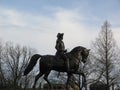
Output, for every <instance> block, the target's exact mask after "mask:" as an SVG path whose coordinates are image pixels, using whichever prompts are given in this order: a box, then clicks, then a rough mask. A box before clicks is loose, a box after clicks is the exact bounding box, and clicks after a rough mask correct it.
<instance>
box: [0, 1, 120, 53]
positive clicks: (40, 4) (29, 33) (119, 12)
mask: <svg viewBox="0 0 120 90" xmlns="http://www.w3.org/2000/svg"><path fill="white" fill-rule="evenodd" d="M0 12H1V13H0V38H2V39H3V40H5V41H12V42H15V43H20V44H21V45H26V46H30V47H33V48H36V49H38V51H39V52H41V53H43V54H45V53H48V52H49V53H54V52H55V49H54V46H55V40H56V34H57V33H58V32H63V33H65V36H64V42H65V45H66V48H68V49H72V48H73V47H74V46H77V45H82V46H85V47H90V43H91V41H92V40H94V39H95V37H96V36H97V35H98V33H99V31H100V30H101V26H102V24H103V23H104V21H105V20H108V21H109V22H110V24H111V28H112V30H113V33H114V37H115V39H116V41H117V43H118V45H120V41H119V38H120V36H119V33H120V20H119V18H120V0H0ZM46 49H47V50H46Z"/></svg>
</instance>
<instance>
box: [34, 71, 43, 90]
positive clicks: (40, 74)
mask: <svg viewBox="0 0 120 90" xmlns="http://www.w3.org/2000/svg"><path fill="white" fill-rule="evenodd" d="M42 75H43V73H39V74H38V75H37V76H35V81H34V84H33V88H35V86H36V82H37V80H38V79H39V78H40V77H41V76H42Z"/></svg>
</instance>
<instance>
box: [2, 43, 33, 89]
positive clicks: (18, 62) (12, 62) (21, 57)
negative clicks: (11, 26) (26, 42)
mask: <svg viewBox="0 0 120 90" xmlns="http://www.w3.org/2000/svg"><path fill="white" fill-rule="evenodd" d="M33 53H35V49H32V48H27V47H25V46H23V47H21V46H20V45H13V43H11V42H7V43H6V45H5V47H4V57H3V59H4V62H5V65H4V71H5V72H6V77H7V79H8V80H9V81H10V82H11V85H12V86H13V87H14V89H15V88H16V87H18V86H22V80H21V78H22V74H23V71H24V69H25V67H26V66H27V64H28V61H29V59H30V57H31V55H33ZM27 78H28V77H26V79H27Z"/></svg>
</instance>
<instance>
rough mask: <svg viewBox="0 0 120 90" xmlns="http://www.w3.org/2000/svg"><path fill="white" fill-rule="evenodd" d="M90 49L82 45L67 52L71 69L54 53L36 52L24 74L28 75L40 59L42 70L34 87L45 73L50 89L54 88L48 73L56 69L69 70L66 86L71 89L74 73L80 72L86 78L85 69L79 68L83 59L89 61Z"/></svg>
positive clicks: (60, 70) (59, 70)
mask: <svg viewBox="0 0 120 90" xmlns="http://www.w3.org/2000/svg"><path fill="white" fill-rule="evenodd" d="M89 51H90V49H86V48H85V47H82V46H77V47H75V48H73V49H72V50H71V51H70V52H68V53H66V55H67V57H68V58H69V66H70V67H69V69H70V70H69V71H68V69H67V68H66V65H65V61H64V60H63V59H62V58H60V57H57V56H54V55H40V54H35V55H33V56H32V57H31V59H30V62H29V64H28V66H27V67H26V69H25V71H24V75H27V74H28V73H29V72H30V71H31V70H32V69H33V67H34V66H35V65H36V63H37V61H38V60H39V69H40V72H39V74H38V75H36V77H35V81H34V84H33V88H35V86H36V82H37V80H38V79H39V78H40V77H41V76H43V75H44V80H45V81H47V83H48V85H49V87H50V90H51V89H52V87H51V84H50V82H49V80H48V75H49V74H50V71H51V70H55V71H58V72H67V76H68V78H67V83H66V88H67V90H69V89H68V88H69V82H70V78H71V76H72V75H73V74H79V75H82V76H83V77H84V79H85V75H84V73H83V71H80V70H78V69H79V63H80V62H81V61H82V62H83V63H85V62H86V61H87V57H88V55H89Z"/></svg>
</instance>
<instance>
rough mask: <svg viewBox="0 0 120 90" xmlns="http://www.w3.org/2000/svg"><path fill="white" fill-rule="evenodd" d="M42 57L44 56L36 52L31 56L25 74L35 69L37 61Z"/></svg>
mask: <svg viewBox="0 0 120 90" xmlns="http://www.w3.org/2000/svg"><path fill="white" fill-rule="evenodd" d="M40 57H42V56H41V55H39V54H35V55H33V56H32V57H31V59H30V62H29V64H28V66H27V67H26V69H25V71H24V75H27V74H28V73H29V72H30V71H31V70H32V69H33V67H34V66H35V65H36V63H37V61H38V59H39V58H40Z"/></svg>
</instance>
